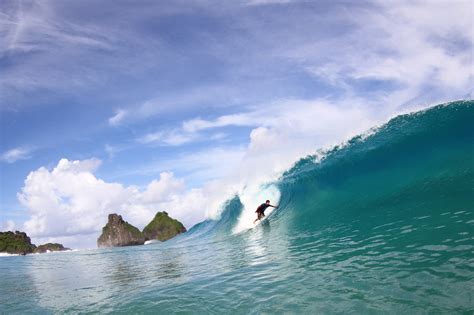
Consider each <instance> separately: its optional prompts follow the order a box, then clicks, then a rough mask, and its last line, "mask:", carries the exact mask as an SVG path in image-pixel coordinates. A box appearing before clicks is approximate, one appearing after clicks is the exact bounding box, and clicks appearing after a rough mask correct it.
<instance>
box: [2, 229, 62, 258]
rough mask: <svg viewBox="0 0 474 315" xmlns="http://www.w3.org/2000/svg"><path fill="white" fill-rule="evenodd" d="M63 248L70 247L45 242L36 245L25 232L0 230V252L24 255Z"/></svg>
mask: <svg viewBox="0 0 474 315" xmlns="http://www.w3.org/2000/svg"><path fill="white" fill-rule="evenodd" d="M64 250H70V249H69V248H66V247H64V246H63V245H62V244H58V243H47V244H44V245H40V246H38V247H36V245H35V244H32V243H31V239H30V238H29V237H28V235H26V233H25V232H20V231H15V232H11V231H8V232H0V252H2V253H8V254H17V255H26V254H32V253H46V252H57V251H64Z"/></svg>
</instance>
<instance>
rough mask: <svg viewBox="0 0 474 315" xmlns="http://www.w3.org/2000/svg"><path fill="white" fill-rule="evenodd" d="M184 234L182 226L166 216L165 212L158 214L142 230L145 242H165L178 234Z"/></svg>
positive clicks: (184, 230)
mask: <svg viewBox="0 0 474 315" xmlns="http://www.w3.org/2000/svg"><path fill="white" fill-rule="evenodd" d="M184 232H186V228H185V227H184V225H183V224H182V223H181V222H179V221H178V220H175V219H173V218H171V217H169V216H168V213H166V211H163V212H158V213H157V214H156V215H155V218H154V219H153V220H152V221H151V222H150V223H148V225H147V226H146V227H145V228H144V229H143V235H144V236H145V238H146V239H147V240H160V241H166V240H169V239H170V238H173V237H175V236H176V235H178V234H180V233H184Z"/></svg>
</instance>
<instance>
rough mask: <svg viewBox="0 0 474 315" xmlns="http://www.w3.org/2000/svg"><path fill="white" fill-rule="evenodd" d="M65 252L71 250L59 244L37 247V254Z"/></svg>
mask: <svg viewBox="0 0 474 315" xmlns="http://www.w3.org/2000/svg"><path fill="white" fill-rule="evenodd" d="M64 250H71V249H70V248H66V247H64V246H63V245H62V244H58V243H47V244H43V245H40V246H38V247H36V249H35V253H47V252H60V251H64Z"/></svg>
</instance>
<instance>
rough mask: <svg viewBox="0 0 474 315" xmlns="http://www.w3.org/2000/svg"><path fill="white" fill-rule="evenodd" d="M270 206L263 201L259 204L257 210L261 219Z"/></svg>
mask: <svg viewBox="0 0 474 315" xmlns="http://www.w3.org/2000/svg"><path fill="white" fill-rule="evenodd" d="M268 207H271V205H270V204H266V203H262V204H261V205H260V206H258V208H257V211H255V212H257V214H258V218H259V219H260V218H261V217H264V216H265V214H264V212H265V210H266V209H267V208H268Z"/></svg>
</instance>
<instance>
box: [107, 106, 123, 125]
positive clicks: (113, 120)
mask: <svg viewBox="0 0 474 315" xmlns="http://www.w3.org/2000/svg"><path fill="white" fill-rule="evenodd" d="M126 116H127V111H126V110H123V109H119V110H117V111H116V112H115V115H114V116H112V117H110V118H109V124H110V125H111V126H117V125H119V124H120V123H121V122H122V121H123V120H124V118H125V117H126Z"/></svg>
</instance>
